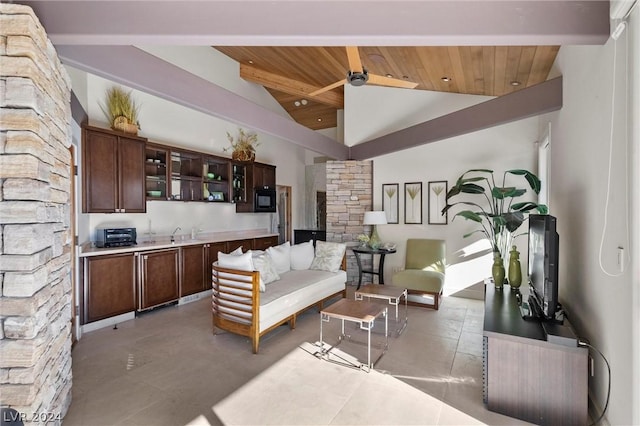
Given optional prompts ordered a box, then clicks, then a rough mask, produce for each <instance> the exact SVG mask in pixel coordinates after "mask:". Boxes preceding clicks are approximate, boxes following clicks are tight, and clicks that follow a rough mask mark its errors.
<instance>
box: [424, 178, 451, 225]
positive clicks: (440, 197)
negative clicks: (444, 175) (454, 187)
mask: <svg viewBox="0 0 640 426" xmlns="http://www.w3.org/2000/svg"><path fill="white" fill-rule="evenodd" d="M428 191H429V195H428V206H427V209H428V211H429V224H430V225H446V224H447V222H448V220H447V217H448V214H449V213H448V212H447V213H445V214H444V215H443V214H442V213H441V211H442V209H443V208H444V206H446V205H447V191H448V189H447V181H446V180H437V181H433V182H429V183H428Z"/></svg>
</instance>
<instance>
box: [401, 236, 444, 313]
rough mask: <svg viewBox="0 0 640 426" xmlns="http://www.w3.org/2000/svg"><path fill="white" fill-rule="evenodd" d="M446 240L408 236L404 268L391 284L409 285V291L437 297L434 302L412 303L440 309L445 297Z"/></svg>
mask: <svg viewBox="0 0 640 426" xmlns="http://www.w3.org/2000/svg"><path fill="white" fill-rule="evenodd" d="M445 251H446V246H445V242H444V240H430V239H417V238H414V239H408V240H407V251H406V259H405V264H404V270H403V271H399V272H396V273H395V274H393V277H392V278H391V285H393V286H396V287H402V288H406V289H407V292H408V293H409V294H417V295H422V296H427V297H425V301H427V300H428V299H433V303H428V302H427V303H412V302H411V301H409V303H410V304H412V305H418V306H427V307H430V308H434V309H438V308H439V305H440V300H441V298H442V288H443V286H444V271H445Z"/></svg>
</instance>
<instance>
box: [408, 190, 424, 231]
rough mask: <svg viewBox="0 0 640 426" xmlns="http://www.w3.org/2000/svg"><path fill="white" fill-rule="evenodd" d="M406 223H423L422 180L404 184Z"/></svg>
mask: <svg viewBox="0 0 640 426" xmlns="http://www.w3.org/2000/svg"><path fill="white" fill-rule="evenodd" d="M404 223H409V224H411V223H418V224H420V223H422V182H407V183H405V184H404Z"/></svg>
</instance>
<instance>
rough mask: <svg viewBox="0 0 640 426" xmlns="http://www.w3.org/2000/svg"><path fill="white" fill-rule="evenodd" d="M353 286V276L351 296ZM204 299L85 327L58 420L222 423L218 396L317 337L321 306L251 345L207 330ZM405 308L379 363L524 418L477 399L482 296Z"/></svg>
mask: <svg viewBox="0 0 640 426" xmlns="http://www.w3.org/2000/svg"><path fill="white" fill-rule="evenodd" d="M353 291H354V287H351V286H349V287H348V295H349V297H351V298H352V297H353ZM210 306H211V305H210V299H209V298H204V299H201V300H198V301H196V302H192V303H189V304H186V305H181V306H170V307H166V308H162V309H158V310H155V311H152V312H149V313H146V314H143V315H141V316H139V317H137V318H136V319H135V320H131V321H126V322H123V323H121V324H118V326H117V329H114V328H111V327H110V328H105V329H101V330H97V331H93V332H90V333H86V334H84V335H83V337H82V339H81V340H80V341H79V342H78V343H77V344H76V346H75V347H74V349H73V354H72V355H73V401H72V404H71V407H70V408H69V411H68V413H67V415H66V417H65V419H64V425H69V426H71V425H83V426H84V425H112V424H127V425H186V424H189V423H190V422H193V421H194V420H195V419H198V422H199V423H200V424H210V425H217V424H221V420H220V419H219V418H217V416H216V415H215V414H214V412H213V410H212V407H213V406H214V405H215V404H216V403H218V402H220V401H221V400H223V399H224V398H225V397H226V396H228V395H229V394H231V393H233V392H234V391H235V390H237V389H239V388H240V387H241V386H242V385H243V384H245V383H247V382H248V381H250V380H251V379H252V378H253V377H255V376H257V375H258V374H260V373H261V372H263V371H264V370H266V369H267V368H268V367H269V366H270V365H272V364H274V363H275V362H276V361H278V360H279V359H281V358H282V357H284V356H286V355H287V354H289V353H290V352H291V351H292V350H293V349H295V348H296V347H297V346H298V345H300V344H302V343H304V342H315V341H317V340H318V337H319V315H318V314H317V311H315V310H314V309H311V310H309V311H307V312H306V313H305V314H303V315H301V316H300V317H299V318H298V321H297V327H296V329H295V330H293V331H292V330H289V327H288V326H282V327H279V328H278V329H276V330H274V331H273V332H271V333H269V334H268V335H266V336H265V337H264V338H263V339H262V340H261V344H260V353H259V354H258V355H254V354H252V352H251V345H250V342H249V340H248V339H246V338H244V337H241V336H237V335H233V334H230V333H224V332H222V333H219V334H216V335H214V334H213V333H212V327H211V313H210ZM408 316H409V324H408V326H407V328H406V329H405V330H404V332H403V333H402V335H400V336H399V337H394V338H392V340H391V341H390V348H389V350H388V352H387V353H386V354H385V355H384V356H383V357H382V359H381V360H380V362H379V363H378V364H377V365H376V370H379V371H384V372H387V373H389V374H391V375H393V376H394V377H396V378H398V379H400V380H402V381H404V382H406V383H408V384H410V385H412V386H413V387H415V388H416V389H418V390H420V391H422V392H425V393H427V394H429V395H431V396H432V397H434V398H437V399H439V400H441V401H443V402H444V404H443V407H444V409H446V407H449V406H450V407H454V408H455V409H457V410H460V411H462V412H463V413H465V414H467V415H469V416H471V417H473V418H475V419H477V420H478V421H480V422H483V423H486V424H491V425H514V424H528V423H526V422H522V421H520V420H517V419H513V418H510V417H506V416H503V415H500V414H497V413H493V412H491V411H488V410H487V409H486V408H485V407H484V405H483V403H482V323H483V302H482V301H480V300H475V299H466V298H459V297H446V298H445V299H444V300H443V303H442V306H441V308H440V310H438V311H433V310H431V309H424V308H417V307H411V306H410V307H409V314H408ZM333 324H334V327H339V322H338V321H334V322H333ZM336 330H337V329H336ZM362 374H366V373H364V372H362ZM247 408H248V409H250V407H247ZM362 408H363V409H366V407H362ZM415 408H416V410H420V409H421V407H419V406H416V407H415ZM342 420H344V418H343V419H342ZM293 423H295V421H293ZM354 423H357V418H354ZM437 424H457V423H447V415H446V413H443V415H441V416H440V420H439V422H438V423H437Z"/></svg>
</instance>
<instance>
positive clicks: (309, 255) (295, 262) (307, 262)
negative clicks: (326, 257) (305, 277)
mask: <svg viewBox="0 0 640 426" xmlns="http://www.w3.org/2000/svg"><path fill="white" fill-rule="evenodd" d="M314 256H315V250H314V248H313V242H312V241H307V242H306V243H302V244H294V245H292V246H291V270H292V271H300V270H305V269H309V267H310V266H311V262H313V258H314Z"/></svg>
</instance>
